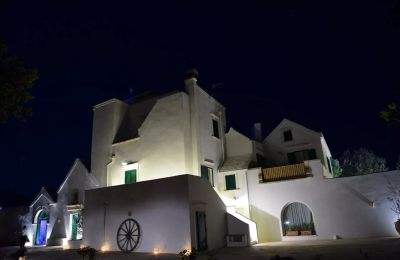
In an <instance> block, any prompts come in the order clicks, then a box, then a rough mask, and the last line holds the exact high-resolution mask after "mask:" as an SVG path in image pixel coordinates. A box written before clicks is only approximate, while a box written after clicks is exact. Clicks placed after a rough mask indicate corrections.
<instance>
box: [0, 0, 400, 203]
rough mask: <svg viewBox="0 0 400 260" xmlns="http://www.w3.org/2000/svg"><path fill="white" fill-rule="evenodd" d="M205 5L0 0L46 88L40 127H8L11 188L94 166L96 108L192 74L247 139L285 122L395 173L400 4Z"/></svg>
mask: <svg viewBox="0 0 400 260" xmlns="http://www.w3.org/2000/svg"><path fill="white" fill-rule="evenodd" d="M207 2H208V1H198V2H197V1H160V2H155V1H126V2H119V3H118V1H108V2H103V1H82V0H79V1H78V0H68V1H65V0H51V1H41V0H35V1H32V0H29V1H15V0H1V1H0V37H1V38H3V40H4V41H5V43H6V44H7V45H8V47H9V49H10V50H11V51H12V52H13V53H14V54H16V55H17V56H18V57H19V58H20V59H21V60H23V61H24V62H25V65H26V66H27V67H30V68H37V69H38V70H39V80H37V81H36V82H35V85H34V88H33V89H32V92H33V95H34V96H35V100H33V101H32V102H30V104H31V106H32V107H33V110H34V115H33V116H32V118H30V119H29V121H28V122H27V123H20V122H17V121H10V122H9V123H8V124H7V125H4V126H3V125H1V126H0V145H1V149H0V158H1V160H0V162H1V165H2V167H1V169H0V176H1V180H0V191H1V190H3V191H4V190H12V191H15V192H17V193H19V194H22V195H24V196H26V197H27V198H28V200H29V201H31V200H33V199H34V196H35V195H36V193H38V192H39V190H40V188H41V186H48V187H51V188H53V189H57V188H58V186H59V185H60V183H61V182H62V181H63V179H64V177H65V175H66V174H67V172H68V170H69V169H70V167H71V166H72V164H73V162H74V160H75V158H78V157H79V158H82V159H83V161H84V162H86V163H89V160H90V147H91V131H92V108H93V106H94V105H95V104H97V103H100V102H102V101H105V100H107V99H110V98H114V97H115V98H119V99H126V98H127V97H128V94H129V89H130V88H132V89H133V93H134V95H135V94H139V93H141V92H144V91H149V90H150V91H155V92H159V93H163V92H167V91H172V90H175V89H183V80H184V74H185V71H186V70H187V69H188V68H191V67H195V68H197V69H198V71H199V74H200V76H199V85H200V86H202V87H203V88H204V89H205V90H206V91H208V92H209V93H213V95H214V97H215V98H216V99H217V100H219V101H220V102H221V103H222V104H224V105H225V107H226V112H227V120H228V126H233V127H234V128H236V129H237V130H238V131H240V132H242V133H244V134H246V135H248V136H251V127H252V125H253V123H255V122H261V123H262V124H263V129H264V131H265V133H269V132H270V131H271V130H272V129H273V128H274V127H275V126H276V125H277V124H278V123H279V122H280V121H281V120H282V119H283V118H288V119H290V120H293V121H295V122H298V123H300V124H302V125H304V126H306V127H309V128H311V129H314V130H316V131H321V132H323V134H324V136H325V138H326V140H327V142H328V145H329V147H330V149H331V152H332V153H333V156H334V157H340V156H341V155H342V153H343V151H344V150H346V149H354V148H358V147H365V148H368V149H371V150H373V151H374V152H375V153H376V154H378V155H380V156H383V157H385V158H386V159H387V160H388V164H389V167H391V168H393V167H394V165H395V162H396V161H397V158H398V156H399V154H400V151H399V150H400V149H399V147H400V134H399V133H400V130H399V129H392V128H389V127H387V126H386V124H385V123H384V122H383V121H382V120H381V119H380V118H379V112H380V111H382V110H383V109H384V108H385V106H386V104H387V103H389V102H391V101H396V100H399V98H400V92H399V89H400V78H399V72H400V4H399V1H379V3H378V1H377V2H373V1H368V0H362V1H343V2H340V1H316V2H309V1H293V2H288V1H258V2H255V1H254V2H252V1H243V3H242V4H239V3H237V4H232V3H229V2H233V1H219V2H220V3H219V4H216V3H214V4H210V3H207ZM213 2H217V1H213ZM110 3H113V4H112V5H111V4H110ZM218 83H223V84H222V85H219V86H218V87H216V88H212V85H213V84H218ZM88 167H90V165H88ZM3 199H4V198H0V200H3ZM0 204H1V201H0Z"/></svg>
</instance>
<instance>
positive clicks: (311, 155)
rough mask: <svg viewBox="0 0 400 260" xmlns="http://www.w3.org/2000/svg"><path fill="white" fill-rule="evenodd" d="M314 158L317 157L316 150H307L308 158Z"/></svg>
mask: <svg viewBox="0 0 400 260" xmlns="http://www.w3.org/2000/svg"><path fill="white" fill-rule="evenodd" d="M314 159H317V152H316V151H315V149H310V150H308V160H314Z"/></svg>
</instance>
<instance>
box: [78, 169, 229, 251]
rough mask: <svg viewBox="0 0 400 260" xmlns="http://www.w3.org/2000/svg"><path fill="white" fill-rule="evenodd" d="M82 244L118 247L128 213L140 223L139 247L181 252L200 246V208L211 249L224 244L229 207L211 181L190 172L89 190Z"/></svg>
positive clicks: (102, 247)
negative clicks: (196, 214)
mask: <svg viewBox="0 0 400 260" xmlns="http://www.w3.org/2000/svg"><path fill="white" fill-rule="evenodd" d="M86 195H87V198H86V199H87V200H86V207H85V219H86V221H85V222H84V230H96V232H87V233H85V237H84V240H83V244H85V245H90V246H92V247H95V248H101V249H103V250H106V251H108V250H112V251H119V248H118V245H117V231H118V228H119V226H120V225H121V223H122V222H123V221H124V220H126V219H130V218H131V219H134V220H136V221H137V223H138V224H139V229H140V240H139V241H140V242H139V244H138V246H137V247H136V248H135V251H137V252H154V251H155V250H157V252H160V253H178V252H180V251H182V250H183V249H191V248H197V240H196V234H197V231H196V217H195V213H196V211H203V212H205V214H206V221H207V223H206V226H207V244H208V249H215V248H220V247H223V246H224V245H225V234H226V216H225V214H226V208H225V205H224V204H223V202H222V201H221V199H220V198H219V197H218V195H217V194H216V193H215V192H214V191H213V189H211V188H210V184H209V183H208V182H207V181H206V180H204V179H200V178H198V177H194V176H191V175H182V176H175V177H170V178H164V179H158V180H152V181H144V182H140V183H136V184H128V185H120V186H113V187H107V188H101V189H94V190H90V191H87V192H86Z"/></svg>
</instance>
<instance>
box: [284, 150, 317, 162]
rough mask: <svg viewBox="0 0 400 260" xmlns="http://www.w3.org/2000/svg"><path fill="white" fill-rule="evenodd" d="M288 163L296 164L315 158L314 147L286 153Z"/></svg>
mask: <svg viewBox="0 0 400 260" xmlns="http://www.w3.org/2000/svg"><path fill="white" fill-rule="evenodd" d="M287 157H288V163H289V164H296V163H302V162H304V161H308V160H314V159H317V153H316V151H315V149H309V150H303V151H296V152H293V153H288V154H287Z"/></svg>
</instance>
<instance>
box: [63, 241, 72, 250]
mask: <svg viewBox="0 0 400 260" xmlns="http://www.w3.org/2000/svg"><path fill="white" fill-rule="evenodd" d="M62 247H63V249H64V250H67V249H70V246H69V244H68V238H63V239H62Z"/></svg>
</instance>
